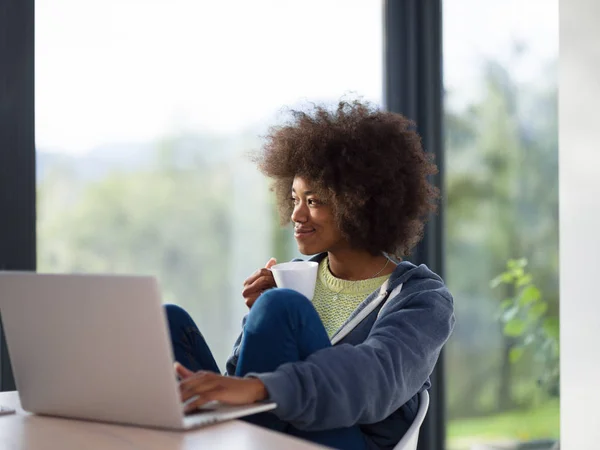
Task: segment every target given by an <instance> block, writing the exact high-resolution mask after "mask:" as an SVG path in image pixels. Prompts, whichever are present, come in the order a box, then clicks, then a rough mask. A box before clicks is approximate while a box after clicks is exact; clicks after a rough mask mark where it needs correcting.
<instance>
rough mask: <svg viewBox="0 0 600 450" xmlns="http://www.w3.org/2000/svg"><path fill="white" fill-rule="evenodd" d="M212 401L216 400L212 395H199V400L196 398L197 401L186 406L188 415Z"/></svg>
mask: <svg viewBox="0 0 600 450" xmlns="http://www.w3.org/2000/svg"><path fill="white" fill-rule="evenodd" d="M212 400H215V399H213V398H212V394H211V393H207V394H204V395H199V396H198V398H196V399H195V400H193V401H191V402H190V403H188V404H187V405H185V412H186V413H189V412H192V411H194V410H196V409H198V408H199V407H201V406H202V405H204V404H206V403H208V402H210V401H212Z"/></svg>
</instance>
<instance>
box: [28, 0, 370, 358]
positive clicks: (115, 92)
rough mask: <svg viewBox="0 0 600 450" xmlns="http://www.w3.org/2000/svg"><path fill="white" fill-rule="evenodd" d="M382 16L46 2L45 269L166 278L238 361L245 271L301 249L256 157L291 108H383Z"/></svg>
mask: <svg viewBox="0 0 600 450" xmlns="http://www.w3.org/2000/svg"><path fill="white" fill-rule="evenodd" d="M381 16H382V5H381V2H373V1H371V0H356V1H348V0H345V1H343V2H342V1H335V0H327V1H323V0H319V1H314V0H313V1H305V2H300V3H299V2H295V3H285V4H283V2H278V1H267V0H260V1H253V2H243V1H239V2H196V1H193V0H185V1H184V0H177V1H172V0H170V1H162V2H159V1H152V2H147V1H136V0H125V1H119V2H104V1H102V2H101V1H96V0H94V1H88V2H85V4H83V3H81V2H79V1H77V0H61V1H58V2H52V3H48V2H37V4H36V105H35V106H36V138H37V141H36V148H37V161H38V162H37V169H38V180H37V184H38V208H39V209H38V214H39V216H38V268H39V270H40V271H43V272H88V273H97V272H103V273H107V272H108V273H119V274H125V273H135V274H150V275H156V276H157V277H158V278H159V281H160V283H161V288H162V291H163V296H164V301H165V302H173V303H177V304H180V305H182V306H184V307H185V308H186V309H187V310H188V311H189V312H190V313H191V314H192V316H193V317H194V318H195V319H196V321H197V323H198V325H199V327H200V329H201V330H202V332H203V333H204V334H205V336H206V338H207V340H208V342H209V344H210V345H211V347H212V349H213V351H214V353H215V357H216V359H217V361H218V363H219V364H220V366H221V368H222V369H223V368H224V361H225V359H226V356H227V355H228V354H229V351H230V348H231V345H232V343H233V341H234V339H235V337H236V336H237V334H238V332H239V329H240V323H241V318H242V316H243V315H244V313H245V311H246V307H245V305H244V302H243V299H242V298H241V287H242V283H243V280H244V279H245V278H246V277H247V276H249V275H250V274H251V273H252V272H253V271H255V270H256V269H258V268H259V267H262V266H263V265H264V264H265V263H266V262H267V260H268V259H269V257H271V256H276V257H277V258H279V259H280V260H285V259H288V258H290V257H291V256H292V255H294V254H295V251H296V249H295V246H294V245H293V242H292V238H291V235H290V234H288V233H287V232H286V231H280V230H278V228H277V223H276V219H275V217H276V216H275V208H274V205H273V201H272V198H271V195H270V194H269V191H268V185H267V182H266V180H264V179H263V178H262V176H261V175H259V173H258V172H257V171H256V169H255V168H254V166H253V165H252V163H251V162H250V161H249V159H248V158H247V157H246V155H247V153H248V151H251V150H254V149H256V148H258V147H259V145H260V138H259V136H260V135H261V134H264V133H265V132H266V130H267V126H268V125H271V124H273V123H276V122H277V120H278V119H279V118H281V115H280V113H281V112H282V111H281V108H282V107H283V106H292V107H293V106H297V105H299V104H301V103H302V102H303V101H305V100H309V101H318V102H327V103H329V102H336V101H337V100H339V99H340V98H341V97H342V96H344V95H354V93H356V94H358V95H360V96H362V97H363V98H365V99H368V100H371V101H374V102H376V103H379V102H380V99H381V79H382V73H381V66H382V62H381V54H382V42H381V38H382V29H381V27H382V20H381ZM356 29H360V30H361V32H360V33H354V32H352V30H356Z"/></svg>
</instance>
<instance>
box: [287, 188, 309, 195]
mask: <svg viewBox="0 0 600 450" xmlns="http://www.w3.org/2000/svg"><path fill="white" fill-rule="evenodd" d="M292 192H293V193H294V194H297V192H296V189H294V188H292ZM304 195H314V192H313V191H304Z"/></svg>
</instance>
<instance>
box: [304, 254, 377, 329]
mask: <svg viewBox="0 0 600 450" xmlns="http://www.w3.org/2000/svg"><path fill="white" fill-rule="evenodd" d="M327 261H328V258H327V257H325V258H323V260H322V261H321V263H320V264H319V274H318V276H317V284H316V286H315V295H314V297H313V301H312V302H313V305H314V307H315V309H316V310H317V312H318V313H319V317H320V318H321V321H322V322H323V325H325V330H327V334H328V335H329V337H330V338H331V337H332V336H333V334H334V333H335V332H336V331H337V330H338V329H339V328H340V327H341V326H342V325H343V324H344V322H346V320H347V319H348V317H350V314H352V312H353V311H354V310H355V309H356V307H357V306H358V305H360V304H361V303H362V302H363V301H364V299H365V298H367V296H368V295H369V294H371V293H372V292H373V291H374V290H376V289H379V288H380V287H381V285H382V284H383V283H384V282H385V280H387V279H388V278H389V275H384V276H381V277H377V278H371V279H368V280H360V281H348V280H342V279H341V278H336V277H334V276H333V274H332V273H331V272H330V271H329V265H328V263H327Z"/></svg>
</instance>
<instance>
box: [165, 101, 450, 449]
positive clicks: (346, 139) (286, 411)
mask: <svg viewBox="0 0 600 450" xmlns="http://www.w3.org/2000/svg"><path fill="white" fill-rule="evenodd" d="M256 162H257V163H258V166H259V168H260V170H261V171H262V172H263V173H264V174H266V175H267V176H268V177H270V178H272V179H273V180H274V185H273V188H274V191H275V193H276V195H277V200H278V204H279V207H280V213H281V217H282V219H283V223H285V222H289V221H290V220H291V222H292V223H293V224H294V237H295V238H296V241H297V243H298V248H299V250H300V252H301V253H302V254H304V255H316V256H314V257H312V258H311V259H312V260H314V261H317V262H318V263H319V272H318V279H317V285H316V288H315V294H314V298H313V300H312V302H311V301H309V300H308V299H307V298H306V297H304V296H302V295H301V294H299V293H296V292H294V291H291V290H288V289H277V288H275V287H276V286H275V282H274V280H273V275H272V273H271V271H270V270H269V269H270V267H271V266H272V265H273V264H274V263H275V261H274V260H273V259H271V260H270V261H269V262H268V264H267V266H266V267H265V268H263V269H260V270H258V271H257V272H256V273H254V274H253V275H252V276H250V277H249V278H248V279H247V280H246V281H245V283H244V289H243V292H242V296H243V297H244V299H245V302H246V305H247V306H248V307H249V308H250V311H249V313H248V315H247V316H246V317H245V318H244V322H243V327H242V333H241V335H240V336H239V338H238V339H237V341H236V343H235V346H234V348H233V353H232V355H231V356H230V358H229V360H228V361H227V375H226V376H222V375H219V369H218V367H217V365H216V363H215V361H214V359H213V357H212V355H211V353H210V350H209V349H208V346H207V345H206V343H205V342H204V339H203V338H202V335H201V334H200V332H199V331H198V329H197V328H196V326H195V324H194V323H193V321H192V319H191V318H190V317H189V316H188V315H187V313H185V312H184V311H183V310H181V309H180V308H178V307H176V306H172V305H169V306H167V315H168V318H169V324H170V327H171V333H172V339H173V346H174V352H175V357H176V359H177V361H178V363H176V370H177V372H178V375H179V376H180V378H181V382H180V390H181V397H182V400H183V401H188V400H190V399H192V398H193V397H195V396H198V398H197V399H196V400H195V401H192V402H191V403H190V404H189V405H188V409H190V410H192V409H195V408H197V407H198V406H199V405H201V404H203V403H205V402H207V401H212V400H218V401H221V402H224V403H230V404H247V403H252V402H255V401H260V400H267V399H268V400H271V401H274V402H276V403H277V405H278V406H277V409H275V410H274V412H273V413H270V412H269V413H263V414H259V415H255V416H252V417H251V418H249V419H248V420H249V421H252V422H254V423H257V424H260V425H263V426H267V427H269V428H272V429H276V430H280V431H283V432H287V433H290V434H293V435H295V436H299V437H302V438H305V439H309V440H312V441H314V442H317V443H321V444H324V445H328V446H331V447H335V448H343V449H367V448H368V449H389V448H393V446H394V445H395V444H396V443H397V442H398V440H399V439H400V438H401V437H402V435H403V434H404V432H405V431H406V430H407V429H408V427H409V426H410V424H411V422H412V420H413V419H414V416H415V414H416V411H417V408H418V393H419V392H421V391H423V390H424V389H428V388H429V386H430V382H429V376H430V374H431V372H432V370H433V367H434V365H435V363H436V361H437V359H438V356H439V353H440V350H441V348H442V346H443V345H444V343H445V342H446V341H447V339H448V337H449V336H450V333H451V331H452V328H453V326H454V313H453V301H452V297H451V295H450V293H449V292H448V290H447V289H446V287H445V285H444V283H443V281H442V280H441V279H440V277H439V276H437V275H436V274H434V273H433V272H431V271H430V270H429V269H428V268H427V267H425V266H418V267H417V266H415V265H413V264H411V263H409V262H406V261H402V262H396V261H401V257H402V256H404V255H407V254H409V252H410V250H411V249H412V248H413V247H414V246H415V244H417V242H418V241H419V239H420V238H421V236H422V233H423V227H424V222H425V220H426V218H427V216H428V215H429V214H430V213H431V212H432V211H434V210H435V202H436V200H437V197H438V191H437V189H436V188H434V187H433V186H432V185H431V184H429V182H428V181H427V177H428V176H429V175H432V174H435V173H436V167H435V165H434V164H433V163H432V162H431V161H430V159H429V158H428V156H427V155H426V154H425V153H424V152H423V150H422V148H421V143H420V138H419V136H418V135H417V134H416V133H415V131H413V129H412V124H411V122H409V121H408V120H407V119H406V118H404V117H403V116H401V115H398V114H393V113H389V112H383V111H379V110H377V109H376V108H373V107H371V106H369V105H366V104H363V103H360V102H352V103H346V102H341V103H340V104H339V105H338V108H337V110H334V111H328V110H327V109H325V108H324V107H319V106H317V107H315V108H314V110H313V111H311V112H309V113H306V112H297V111H296V112H293V117H292V120H291V121H290V122H289V123H287V124H285V125H284V126H281V127H277V128H273V129H272V130H271V132H270V134H269V136H268V138H267V141H266V145H265V146H264V148H263V150H262V151H261V153H260V154H259V155H258V156H257V158H256ZM391 256H394V257H395V259H396V261H394V260H393V259H392V258H391Z"/></svg>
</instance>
